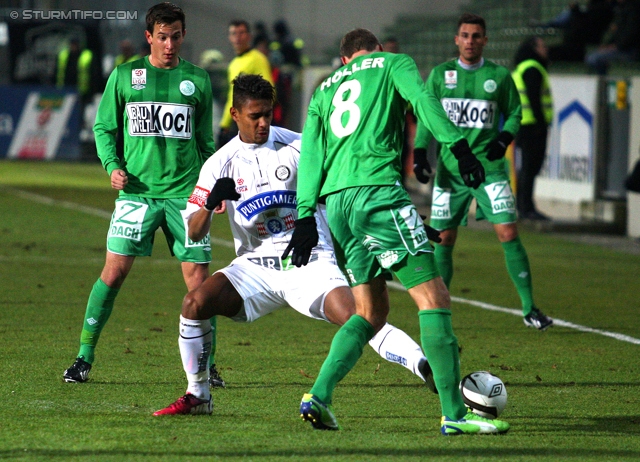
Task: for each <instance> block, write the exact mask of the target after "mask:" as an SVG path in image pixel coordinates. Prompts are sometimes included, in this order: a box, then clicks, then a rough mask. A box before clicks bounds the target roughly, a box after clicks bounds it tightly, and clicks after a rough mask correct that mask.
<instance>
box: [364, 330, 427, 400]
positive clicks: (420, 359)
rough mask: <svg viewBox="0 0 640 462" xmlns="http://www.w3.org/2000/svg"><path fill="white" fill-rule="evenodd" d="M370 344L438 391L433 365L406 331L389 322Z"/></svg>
mask: <svg viewBox="0 0 640 462" xmlns="http://www.w3.org/2000/svg"><path fill="white" fill-rule="evenodd" d="M369 345H370V346H371V348H373V349H374V350H375V351H376V352H377V353H378V354H379V355H380V356H381V357H382V358H384V359H386V360H387V361H389V362H392V363H397V364H400V365H402V366H404V367H406V368H407V369H409V370H410V371H411V372H413V373H414V374H416V375H417V376H418V377H420V378H421V379H422V380H424V382H425V384H426V385H427V387H428V388H429V390H431V391H432V392H434V393H438V390H436V386H435V382H434V381H433V372H432V371H431V366H429V361H427V358H426V357H425V356H424V353H423V352H422V348H421V347H420V345H418V344H417V343H416V342H415V341H414V340H413V339H412V338H411V337H409V336H408V335H407V334H406V333H405V332H404V331H402V330H400V329H398V328H397V327H395V326H392V325H391V324H389V323H387V324H385V325H384V326H382V329H380V330H379V331H378V333H377V334H376V335H374V336H373V338H372V339H371V340H369Z"/></svg>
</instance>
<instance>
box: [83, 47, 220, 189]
mask: <svg viewBox="0 0 640 462" xmlns="http://www.w3.org/2000/svg"><path fill="white" fill-rule="evenodd" d="M212 124H213V122H212V95H211V83H210V81H209V74H207V72H206V71H204V70H203V69H200V68H199V67H196V66H194V65H193V64H191V63H189V62H187V61H184V60H182V59H180V62H179V64H178V66H176V67H175V68H173V69H160V68H157V67H154V66H152V65H151V64H150V63H149V57H148V56H147V57H145V58H142V59H138V60H135V61H132V62H129V63H125V64H122V65H120V66H118V67H117V68H115V69H114V70H113V72H112V73H111V75H110V76H109V80H108V82H107V86H106V88H105V91H104V94H103V96H102V100H101V101H100V106H99V108H98V113H97V116H96V123H95V125H94V127H93V131H94V133H95V138H96V146H97V150H98V157H100V160H101V161H102V165H103V166H104V168H105V170H106V171H107V173H109V175H111V172H112V171H113V170H114V169H116V168H121V169H123V170H124V171H125V172H126V173H127V176H128V179H129V182H128V184H127V185H126V187H125V189H124V190H123V191H120V194H132V195H136V196H143V197H149V198H154V199H170V198H180V197H188V196H189V194H191V192H192V191H193V188H194V186H195V184H196V182H197V180H198V175H199V173H200V168H201V167H202V164H203V163H204V161H205V160H206V159H207V158H208V157H209V156H211V154H213V153H214V152H215V144H214V141H213V127H212ZM118 126H120V127H122V131H123V132H124V157H123V158H122V159H120V158H118V156H117V154H116V133H117V130H118Z"/></svg>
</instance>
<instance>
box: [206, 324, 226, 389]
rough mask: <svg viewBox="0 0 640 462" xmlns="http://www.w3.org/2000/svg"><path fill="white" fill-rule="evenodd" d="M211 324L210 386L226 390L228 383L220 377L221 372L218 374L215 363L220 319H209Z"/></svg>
mask: <svg viewBox="0 0 640 462" xmlns="http://www.w3.org/2000/svg"><path fill="white" fill-rule="evenodd" d="M209 322H210V323H211V331H212V340H211V356H210V359H209V364H211V367H210V368H209V386H210V387H211V388H224V387H225V386H226V383H225V382H224V380H223V379H222V377H221V376H220V372H218V369H217V368H216V361H215V355H216V347H217V339H218V317H217V316H212V317H211V319H209Z"/></svg>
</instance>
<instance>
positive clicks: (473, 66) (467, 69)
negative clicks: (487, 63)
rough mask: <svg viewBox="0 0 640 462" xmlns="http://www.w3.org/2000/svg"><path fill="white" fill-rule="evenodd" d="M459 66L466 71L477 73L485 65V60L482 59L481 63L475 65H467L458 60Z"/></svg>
mask: <svg viewBox="0 0 640 462" xmlns="http://www.w3.org/2000/svg"><path fill="white" fill-rule="evenodd" d="M458 65H459V66H460V67H461V68H463V69H464V70H466V71H475V70H477V69H480V68H481V67H482V66H483V65H484V58H480V61H478V62H477V63H475V64H465V63H463V62H462V60H461V59H460V58H458Z"/></svg>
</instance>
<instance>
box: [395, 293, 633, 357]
mask: <svg viewBox="0 0 640 462" xmlns="http://www.w3.org/2000/svg"><path fill="white" fill-rule="evenodd" d="M387 285H388V286H389V287H391V288H392V289H395V290H400V291H406V289H405V288H404V286H403V285H402V284H400V283H399V282H395V281H388V282H387ZM451 301H453V302H456V303H463V304H466V305H471V306H476V307H478V308H482V309H483V310H489V311H499V312H501V313H507V314H512V315H514V316H518V317H522V310H516V309H513V308H504V307H501V306H496V305H491V304H489V303H484V302H479V301H477V300H469V299H467V298H462V297H453V296H452V297H451ZM553 325H554V326H560V327H568V328H569V329H575V330H579V331H580V332H588V333H590V334H598V335H604V336H605V337H611V338H613V339H615V340H620V341H621V342H628V343H633V344H636V345H640V339H638V338H634V337H630V336H628V335H624V334H619V333H617V332H609V331H606V330H601V329H594V328H592V327H587V326H581V325H579V324H574V323H572V322H568V321H563V320H562V319H557V318H553Z"/></svg>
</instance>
